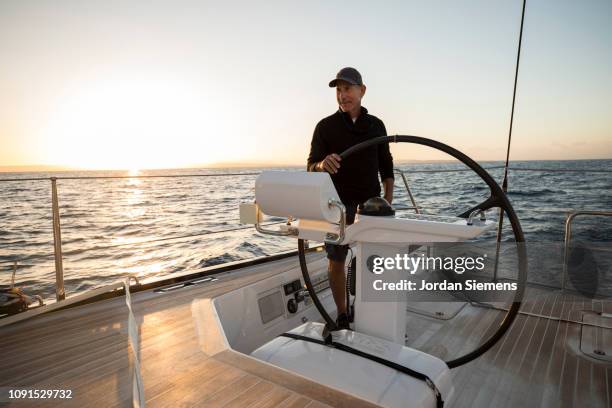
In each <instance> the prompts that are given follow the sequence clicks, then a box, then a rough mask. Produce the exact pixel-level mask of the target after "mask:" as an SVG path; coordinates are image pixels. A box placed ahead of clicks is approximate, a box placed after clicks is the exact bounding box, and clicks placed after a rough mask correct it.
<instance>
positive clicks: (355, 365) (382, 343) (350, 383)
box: [251, 322, 453, 408]
mask: <svg viewBox="0 0 612 408" xmlns="http://www.w3.org/2000/svg"><path fill="white" fill-rule="evenodd" d="M323 327H324V325H323V324H321V323H313V322H308V323H305V324H303V325H302V326H300V327H297V328H296V329H294V330H291V331H290V332H289V333H292V334H297V335H301V336H306V337H310V338H313V339H317V340H321V339H322V337H321V333H322V331H323ZM333 341H334V342H336V343H342V344H344V345H346V346H349V347H351V348H354V349H357V350H359V351H362V352H365V353H368V354H370V355H374V356H377V357H380V358H383V359H385V360H389V361H392V362H394V363H397V364H400V365H402V366H404V367H408V368H410V369H412V370H414V371H417V372H420V373H422V374H425V375H427V376H428V377H429V378H430V379H431V380H432V381H433V382H434V383H435V384H436V386H437V388H438V390H439V391H440V393H441V394H442V399H443V400H444V401H445V402H447V401H448V400H449V398H450V397H451V396H452V393H453V385H452V382H451V376H450V370H449V368H448V367H447V366H446V364H445V363H444V361H442V360H440V359H439V358H437V357H434V356H431V355H429V354H426V353H423V352H421V351H418V350H414V349H411V348H409V347H405V346H402V345H400V344H396V343H391V342H389V341H386V340H382V339H379V338H376V337H372V336H368V335H365V334H361V333H357V332H354V331H350V330H341V331H337V332H334V333H333ZM251 355H252V356H254V357H255V358H257V359H259V360H263V361H266V362H268V363H270V364H273V365H275V366H278V367H282V368H284V369H286V370H289V371H292V372H294V373H297V374H300V375H302V376H304V377H306V378H308V379H310V380H312V381H315V382H318V383H321V384H323V385H326V386H328V387H332V388H336V389H338V390H340V391H343V392H346V393H348V394H352V395H355V396H358V397H360V398H362V399H365V400H367V401H370V402H373V403H375V404H378V405H381V406H384V407H419V408H421V407H435V406H436V397H435V394H434V392H433V391H432V389H431V388H430V387H429V386H428V385H427V384H426V383H425V382H424V381H423V380H421V379H417V378H414V377H411V376H409V375H407V374H404V373H402V372H400V371H397V370H395V369H393V368H390V367H387V366H385V365H382V364H380V363H377V362H375V361H372V360H369V359H366V358H363V357H360V356H358V355H355V354H351V353H348V352H345V351H342V350H338V349H335V348H333V347H329V346H325V345H321V344H316V343H313V342H309V341H304V340H296V339H292V338H288V337H284V336H281V337H277V338H275V339H273V340H271V341H270V342H268V343H266V344H264V345H263V346H261V347H260V348H258V349H257V350H255V351H254V352H253V353H251Z"/></svg>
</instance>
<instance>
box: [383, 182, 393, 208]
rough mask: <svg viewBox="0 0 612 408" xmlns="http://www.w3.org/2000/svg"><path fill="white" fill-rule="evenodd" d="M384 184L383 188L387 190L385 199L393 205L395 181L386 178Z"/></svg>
mask: <svg viewBox="0 0 612 408" xmlns="http://www.w3.org/2000/svg"><path fill="white" fill-rule="evenodd" d="M382 183H383V188H384V190H385V193H384V194H385V195H384V198H385V200H387V201H388V202H389V204H391V202H392V201H393V184H394V183H395V179H393V178H386V179H384V180H383V182H382Z"/></svg>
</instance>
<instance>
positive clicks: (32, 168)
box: [0, 159, 610, 173]
mask: <svg viewBox="0 0 612 408" xmlns="http://www.w3.org/2000/svg"><path fill="white" fill-rule="evenodd" d="M593 160H597V161H599V160H610V159H563V160H554V159H550V160H510V162H564V161H593ZM452 162H457V160H454V159H450V160H395V164H399V165H404V164H427V163H452ZM478 162H480V163H491V162H503V160H501V159H500V160H479V161H478ZM261 167H268V168H287V167H290V168H298V167H303V168H306V163H305V162H304V163H297V164H296V163H278V162H265V161H245V162H217V163H209V164H191V165H186V166H180V167H174V168H173V169H224V168H225V169H227V168H243V169H244V168H247V169H248V168H261ZM113 170H126V171H127V170H129V169H87V168H79V167H69V166H62V165H36V164H31V165H23V166H0V173H25V172H28V173H30V172H53V171H113ZM139 170H172V169H167V168H149V169H139Z"/></svg>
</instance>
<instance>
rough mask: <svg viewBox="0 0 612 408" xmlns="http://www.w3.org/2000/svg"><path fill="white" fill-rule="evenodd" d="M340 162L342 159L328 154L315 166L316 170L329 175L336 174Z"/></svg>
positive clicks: (334, 154)
mask: <svg viewBox="0 0 612 408" xmlns="http://www.w3.org/2000/svg"><path fill="white" fill-rule="evenodd" d="M341 160H342V158H341V157H340V156H339V155H337V154H336V153H332V154H329V155H327V156H326V157H325V158H324V159H323V160H322V161H320V162H319V163H318V164H317V170H318V171H326V172H328V173H329V174H336V173H337V172H338V169H339V168H340V161H341Z"/></svg>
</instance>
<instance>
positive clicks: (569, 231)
mask: <svg viewBox="0 0 612 408" xmlns="http://www.w3.org/2000/svg"><path fill="white" fill-rule="evenodd" d="M579 215H582V216H584V215H593V216H599V217H612V211H574V212H571V213H569V214H568V215H567V219H566V220H565V239H564V244H565V245H564V250H563V276H562V278H561V290H565V280H566V275H567V264H568V262H569V259H568V258H569V246H570V242H571V240H572V221H574V218H576V217H578V216H579Z"/></svg>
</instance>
